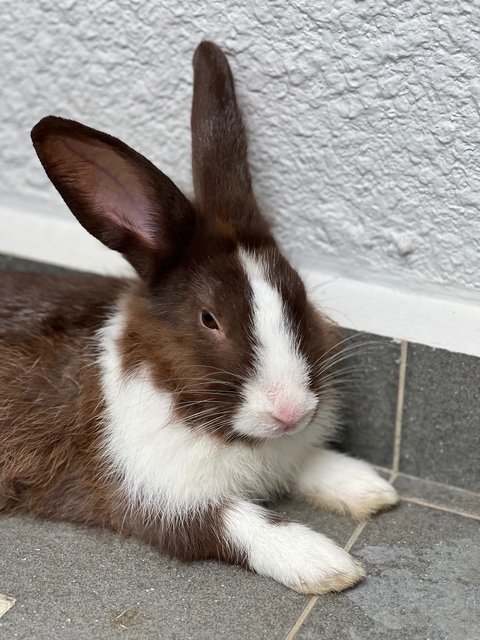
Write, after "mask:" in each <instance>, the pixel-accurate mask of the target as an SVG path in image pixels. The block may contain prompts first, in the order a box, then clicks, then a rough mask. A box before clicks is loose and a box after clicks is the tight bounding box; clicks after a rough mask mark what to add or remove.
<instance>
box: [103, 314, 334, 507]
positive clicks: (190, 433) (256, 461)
mask: <svg viewBox="0 0 480 640" xmlns="http://www.w3.org/2000/svg"><path fill="white" fill-rule="evenodd" d="M123 327H124V313H123V311H122V310H119V311H118V312H117V314H116V315H115V316H114V317H113V318H112V319H111V321H110V322H109V324H108V325H107V326H106V327H105V328H104V329H103V330H102V332H101V333H100V335H99V339H100V346H101V353H100V357H99V365H100V367H101V370H102V379H103V392H104V396H105V400H106V405H107V411H106V419H105V426H104V452H105V455H106V457H107V459H108V461H109V464H110V466H111V469H112V471H114V472H115V473H117V474H118V475H119V476H120V477H121V478H122V481H123V483H124V489H125V490H126V492H127V494H128V496H129V498H130V500H131V501H132V504H135V505H138V506H140V507H141V508H143V509H145V510H146V511H147V512H152V511H153V512H159V511H161V512H165V511H167V512H172V511H173V512H178V511H180V512H181V511H183V510H185V509H192V508H194V509H195V508H199V509H201V508H202V507H205V506H206V505H208V504H219V503H221V502H223V501H225V500H228V499H233V498H247V499H266V498H268V496H269V495H271V493H272V491H275V490H285V489H287V488H288V486H289V484H290V482H291V480H292V478H293V476H294V475H295V474H296V472H297V471H298V470H299V467H301V465H302V462H303V461H304V459H305V455H306V453H307V452H308V450H309V449H310V447H311V446H312V444H313V443H315V442H316V441H318V439H319V436H318V429H317V428H315V427H314V426H311V427H309V428H307V429H304V430H303V431H301V432H299V433H298V434H295V435H292V436H285V437H283V438H277V439H274V440H265V442H264V443H263V444H261V445H259V446H256V447H251V446H248V445H245V444H242V443H236V444H224V443H222V442H220V441H219V440H218V439H216V438H214V437H212V436H209V435H205V434H199V433H197V432H196V431H195V430H193V429H192V428H191V427H187V426H186V425H185V424H183V423H182V422H179V421H173V420H172V403H173V400H172V397H171V394H170V393H169V392H167V391H162V390H160V389H158V388H156V387H155V386H154V385H153V383H152V381H151V377H150V374H149V371H148V369H147V367H144V368H142V369H139V370H137V371H136V372H135V373H134V374H130V375H125V373H124V372H123V371H122V366H121V363H120V356H119V353H118V348H117V341H118V338H119V336H120V335H121V333H122V331H123ZM323 418H324V420H328V419H331V414H330V412H329V411H325V416H324V417H323ZM322 430H323V429H322Z"/></svg>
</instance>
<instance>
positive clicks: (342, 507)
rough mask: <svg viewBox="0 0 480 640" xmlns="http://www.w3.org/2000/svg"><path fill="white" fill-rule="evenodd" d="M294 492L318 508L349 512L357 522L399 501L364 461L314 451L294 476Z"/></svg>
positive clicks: (394, 492) (394, 493) (327, 452)
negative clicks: (296, 475) (295, 476)
mask: <svg viewBox="0 0 480 640" xmlns="http://www.w3.org/2000/svg"><path fill="white" fill-rule="evenodd" d="M296 491H297V492H298V493H299V494H300V495H301V496H302V497H304V498H306V499H307V500H309V501H310V502H313V503H314V504H316V505H318V506H319V507H325V508H326V509H331V510H333V511H337V512H339V513H342V514H343V513H350V514H351V515H352V516H353V517H354V518H356V519H357V520H363V519H365V518H368V517H369V516H371V515H372V514H374V513H376V512H377V511H381V510H382V509H386V508H388V507H391V506H392V505H394V504H396V502H397V501H398V496H397V492H396V491H395V489H394V488H393V487H392V486H391V485H390V484H389V483H388V482H387V481H386V480H384V479H383V478H381V477H380V476H379V475H378V474H377V472H376V471H375V470H374V469H373V468H372V467H371V466H370V465H369V464H367V463H366V462H363V461H362V460H356V459H355V458H350V457H348V456H346V455H344V454H342V453H338V452H336V451H330V450H327V449H317V448H314V449H313V450H312V452H311V454H310V457H309V458H308V460H307V461H306V463H305V465H304V467H303V468H302V470H301V472H300V473H299V475H298V477H297V482H296Z"/></svg>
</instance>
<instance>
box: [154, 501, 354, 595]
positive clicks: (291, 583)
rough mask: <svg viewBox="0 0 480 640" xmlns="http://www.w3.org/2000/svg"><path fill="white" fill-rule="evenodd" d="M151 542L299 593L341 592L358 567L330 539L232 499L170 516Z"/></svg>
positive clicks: (181, 555)
mask: <svg viewBox="0 0 480 640" xmlns="http://www.w3.org/2000/svg"><path fill="white" fill-rule="evenodd" d="M175 520H176V524H175V523H174V522H171V523H170V525H169V526H168V527H165V526H163V527H162V531H161V533H160V530H158V534H160V536H161V538H163V540H162V541H160V539H159V538H157V540H153V539H152V538H150V540H149V542H151V543H152V542H153V543H154V544H157V545H159V546H162V547H163V549H165V550H166V551H168V552H170V554H172V555H174V556H176V557H177V558H180V559H181V560H187V561H191V560H201V559H205V558H216V559H218V560H222V561H224V562H228V563H229V564H239V565H242V566H244V567H247V568H249V569H251V570H252V571H255V572H256V573H259V574H260V575H262V576H267V577H269V578H273V579H274V580H276V581H277V582H280V583H282V584H284V585H285V586H287V587H289V588H291V589H294V590H295V591H298V592H300V593H311V594H318V593H326V592H329V591H342V590H344V589H347V588H348V587H352V586H353V585H355V584H356V583H357V582H359V581H360V580H361V579H362V578H363V576H364V575H365V574H364V571H363V569H362V567H361V566H360V565H359V564H358V563H357V562H356V561H355V560H354V559H353V558H352V556H350V555H349V554H348V553H347V552H346V551H345V550H344V549H342V548H341V547H339V546H338V545H336V544H335V543H334V542H333V541H332V540H330V539H329V538H327V537H326V536H324V535H322V534H321V533H316V532H315V531H312V530H311V529H309V528H308V527H306V526H303V525H301V524H297V523H293V522H288V521H286V520H283V519H282V518H281V517H280V516H278V515H277V514H276V513H273V512H271V511H268V510H267V509H264V508H263V507H260V506H259V505H256V504H253V503H250V502H247V501H240V500H239V501H237V502H231V503H227V504H225V505H223V506H221V507H212V508H211V509H207V510H205V512H204V513H199V512H197V513H196V515H195V516H193V517H192V518H190V519H189V517H188V516H187V517H181V518H180V517H178V518H175Z"/></svg>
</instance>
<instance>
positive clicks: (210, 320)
mask: <svg viewBox="0 0 480 640" xmlns="http://www.w3.org/2000/svg"><path fill="white" fill-rule="evenodd" d="M202 324H203V326H204V327H207V329H217V330H218V324H217V321H216V320H215V318H214V317H213V316H212V314H211V313H210V312H209V311H202Z"/></svg>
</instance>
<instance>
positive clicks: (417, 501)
mask: <svg viewBox="0 0 480 640" xmlns="http://www.w3.org/2000/svg"><path fill="white" fill-rule="evenodd" d="M400 500H403V501H404V502H411V503H413V504H418V505H420V506H421V507H428V508H429V509H437V511H445V512H446V513H452V514H453V515H456V516H462V517H463V518H469V519H470V520H480V516H477V515H476V514H474V513H468V511H459V510H457V509H450V507H444V506H443V505H439V504H434V503H433V502H428V500H423V499H422V498H415V497H414V496H412V497H409V496H402V495H400Z"/></svg>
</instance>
